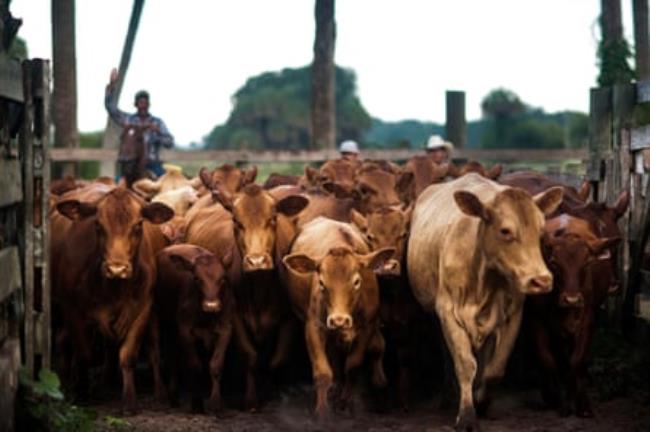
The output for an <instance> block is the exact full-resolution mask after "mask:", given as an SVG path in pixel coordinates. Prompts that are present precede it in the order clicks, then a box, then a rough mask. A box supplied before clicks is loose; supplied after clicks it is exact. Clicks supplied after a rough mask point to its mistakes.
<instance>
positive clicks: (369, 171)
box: [355, 165, 401, 213]
mask: <svg viewBox="0 0 650 432" xmlns="http://www.w3.org/2000/svg"><path fill="white" fill-rule="evenodd" d="M355 188H356V190H355V199H356V200H357V201H358V202H359V208H360V209H361V211H362V213H368V212H371V211H373V210H375V209H378V208H380V207H384V206H391V205H399V204H400V203H401V202H400V199H399V197H398V196H397V187H396V177H395V175H394V174H392V173H389V172H387V171H384V170H383V169H381V168H379V167H378V166H376V165H370V166H365V167H362V168H361V169H360V170H359V171H357V175H356V186H355Z"/></svg>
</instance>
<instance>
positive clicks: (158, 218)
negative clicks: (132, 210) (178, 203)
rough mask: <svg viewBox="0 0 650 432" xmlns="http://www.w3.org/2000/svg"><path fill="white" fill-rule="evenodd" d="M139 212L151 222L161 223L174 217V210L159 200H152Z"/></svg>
mask: <svg viewBox="0 0 650 432" xmlns="http://www.w3.org/2000/svg"><path fill="white" fill-rule="evenodd" d="M140 214H141V215H142V217H143V218H145V219H146V220H148V221H149V222H151V223H153V224H161V223H164V222H167V221H168V220H170V219H171V218H173V217H174V210H172V209H171V208H169V207H167V206H166V205H165V204H163V203H161V202H153V203H151V204H147V205H146V206H144V207H142V210H140Z"/></svg>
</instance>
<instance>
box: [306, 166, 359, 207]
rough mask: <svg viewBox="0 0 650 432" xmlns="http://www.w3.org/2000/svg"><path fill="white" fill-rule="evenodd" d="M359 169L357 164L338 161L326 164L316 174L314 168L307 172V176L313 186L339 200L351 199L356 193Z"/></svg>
mask: <svg viewBox="0 0 650 432" xmlns="http://www.w3.org/2000/svg"><path fill="white" fill-rule="evenodd" d="M357 167H358V165H357V164H356V163H353V162H350V161H347V160H345V159H336V160H330V161H327V162H325V163H324V164H323V166H321V167H320V169H319V170H318V171H316V172H314V171H313V168H312V171H311V172H309V173H308V172H307V171H305V174H306V175H307V177H308V178H310V179H311V184H312V185H313V186H318V187H321V188H322V189H323V190H325V191H327V192H329V193H332V194H334V195H336V196H337V197H339V198H350V197H352V194H353V193H354V186H355V184H354V181H355V178H356V169H357Z"/></svg>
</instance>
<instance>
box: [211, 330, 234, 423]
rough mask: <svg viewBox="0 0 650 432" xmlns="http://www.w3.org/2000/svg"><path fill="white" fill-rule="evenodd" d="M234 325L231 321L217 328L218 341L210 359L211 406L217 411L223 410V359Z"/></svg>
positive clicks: (213, 410)
mask: <svg viewBox="0 0 650 432" xmlns="http://www.w3.org/2000/svg"><path fill="white" fill-rule="evenodd" d="M231 335H232V325H231V324H230V323H228V324H224V325H221V326H219V327H218V328H217V343H216V344H215V346H214V351H212V358H211V359H210V377H211V378H212V391H211V393H210V401H209V405H208V406H209V408H210V411H212V412H214V413H216V412H219V411H221V372H222V370H223V361H224V358H225V356H226V349H227V348H228V344H229V343H230V337H231Z"/></svg>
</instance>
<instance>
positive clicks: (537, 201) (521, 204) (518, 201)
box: [454, 187, 563, 294]
mask: <svg viewBox="0 0 650 432" xmlns="http://www.w3.org/2000/svg"><path fill="white" fill-rule="evenodd" d="M562 193H563V190H562V188H561V187H555V188H551V189H549V190H547V191H545V192H542V193H540V194H537V195H535V196H534V197H532V196H531V195H530V194H529V193H528V192H526V191H524V190H522V189H517V188H507V189H505V190H502V191H501V192H499V193H497V195H496V196H495V197H494V198H493V199H492V200H490V201H489V202H482V201H481V200H480V199H479V198H478V197H477V196H476V195H474V194H473V193H471V192H468V191H457V192H456V193H454V199H455V201H456V204H457V205H458V207H459V208H460V210H461V211H462V212H463V213H466V214H467V215H470V216H474V217H478V218H480V219H481V224H480V225H479V232H478V245H477V248H478V250H479V251H480V253H482V254H483V257H484V259H485V261H486V264H487V267H488V269H493V270H496V271H497V272H498V274H500V275H502V276H503V277H505V278H506V279H507V280H508V281H509V282H510V283H511V284H512V285H513V286H514V287H515V288H516V289H517V290H519V291H520V292H521V293H524V294H539V293H545V292H549V291H550V290H551V288H552V282H553V277H552V275H551V273H550V272H549V270H548V268H547V267H546V265H545V264H544V260H543V259H542V254H541V246H540V239H541V236H542V232H543V231H542V230H543V228H544V216H545V215H548V214H551V213H552V212H553V211H555V209H556V208H557V206H558V205H560V202H561V201H562Z"/></svg>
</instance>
